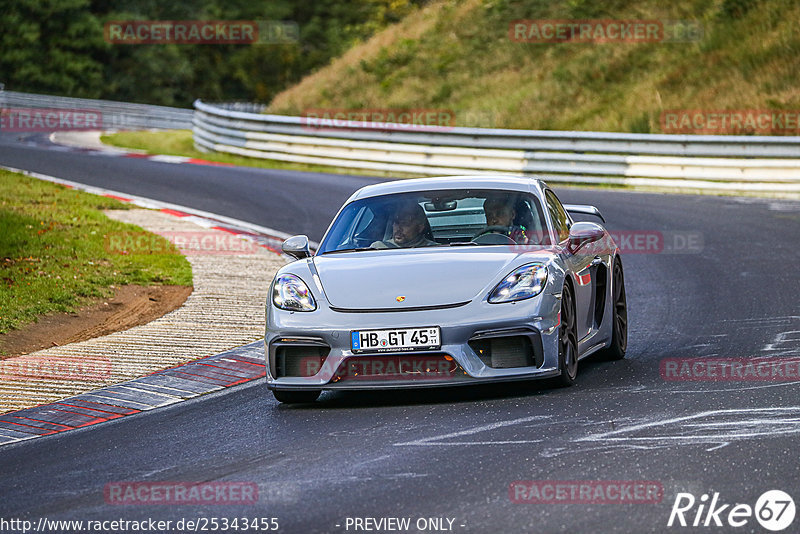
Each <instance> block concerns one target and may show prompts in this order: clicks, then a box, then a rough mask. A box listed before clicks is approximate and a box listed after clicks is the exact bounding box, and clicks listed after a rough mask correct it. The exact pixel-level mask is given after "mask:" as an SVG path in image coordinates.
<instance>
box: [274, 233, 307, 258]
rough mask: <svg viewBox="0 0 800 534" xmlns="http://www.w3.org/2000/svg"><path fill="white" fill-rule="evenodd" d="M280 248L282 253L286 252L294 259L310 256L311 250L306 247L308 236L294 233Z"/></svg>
mask: <svg viewBox="0 0 800 534" xmlns="http://www.w3.org/2000/svg"><path fill="white" fill-rule="evenodd" d="M281 250H282V251H283V253H284V254H288V255H289V256H291V257H293V258H294V259H296V260H302V259H303V258H308V257H309V256H311V250H310V249H309V247H308V236H304V235H296V236H292V237H290V238H289V239H287V240H286V241H284V242H283V245H281Z"/></svg>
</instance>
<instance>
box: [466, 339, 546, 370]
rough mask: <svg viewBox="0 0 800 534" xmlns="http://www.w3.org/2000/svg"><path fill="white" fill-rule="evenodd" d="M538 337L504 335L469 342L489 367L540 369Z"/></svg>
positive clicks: (541, 360) (540, 351) (540, 355)
mask: <svg viewBox="0 0 800 534" xmlns="http://www.w3.org/2000/svg"><path fill="white" fill-rule="evenodd" d="M531 337H534V341H538V339H539V338H538V335H536V336H534V335H532V334H531V335H504V336H498V337H480V338H477V339H472V340H470V342H469V346H470V348H471V349H472V350H473V351H474V352H475V354H477V355H478V357H479V358H480V359H481V361H482V362H483V363H484V365H486V366H487V367H492V368H493V369H509V368H513V367H534V366H535V367H539V366H541V365H542V363H543V361H544V359H543V357H542V350H541V342H539V343H536V344H535V343H533V342H532V341H531Z"/></svg>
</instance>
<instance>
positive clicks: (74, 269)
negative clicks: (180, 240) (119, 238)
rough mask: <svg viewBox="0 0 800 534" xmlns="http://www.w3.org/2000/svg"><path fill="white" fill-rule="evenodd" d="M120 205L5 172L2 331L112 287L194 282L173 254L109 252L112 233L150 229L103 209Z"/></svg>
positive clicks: (0, 209) (0, 244)
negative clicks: (120, 219)
mask: <svg viewBox="0 0 800 534" xmlns="http://www.w3.org/2000/svg"><path fill="white" fill-rule="evenodd" d="M127 208H128V206H127V205H126V204H123V203H122V202H119V201H117V200H114V199H111V198H106V197H102V196H97V195H91V194H88V193H84V192H81V191H75V190H73V189H68V188H66V187H62V186H60V185H56V184H52V183H49V182H44V181H41V180H37V179H34V178H29V177H27V176H23V175H21V174H17V173H13V172H8V171H4V170H0V333H4V332H7V331H9V330H11V329H14V328H19V327H20V326H23V325H25V324H27V323H30V322H33V321H35V320H36V318H37V317H39V316H42V315H45V314H47V313H51V312H70V311H74V310H76V309H77V308H79V307H80V306H81V305H84V304H86V303H88V302H89V301H90V299H92V298H93V297H95V298H96V297H109V296H111V295H112V294H113V290H112V289H111V288H110V287H109V286H112V285H116V286H120V285H125V284H139V285H145V286H146V285H158V284H170V285H191V284H192V270H191V266H190V265H189V262H188V261H187V260H186V258H185V257H183V256H182V255H180V253H178V252H177V250H176V249H174V247H172V245H171V244H170V243H169V242H167V241H166V240H165V239H163V238H161V237H157V236H154V237H153V239H154V240H155V241H156V242H160V241H161V240H163V244H162V245H163V247H164V250H171V251H172V252H171V253H166V254H164V253H162V254H152V255H150V254H130V255H121V254H116V253H111V252H108V251H107V250H106V239H107V236H109V235H113V234H115V233H117V232H143V230H142V229H141V228H139V227H137V226H135V225H132V224H125V223H121V222H117V221H113V220H111V219H109V218H108V217H106V216H105V214H103V212H102V211H101V210H104V209H127Z"/></svg>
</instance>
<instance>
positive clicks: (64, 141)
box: [48, 130, 236, 167]
mask: <svg viewBox="0 0 800 534" xmlns="http://www.w3.org/2000/svg"><path fill="white" fill-rule="evenodd" d="M106 133H115V131H107V132H101V131H94V130H93V131H80V132H71V131H66V132H53V133H51V134H50V135H49V136H48V139H49V140H50V142H51V143H53V144H54V145H58V146H59V147H64V148H62V150H64V149H70V150H77V151H80V152H81V153H83V154H88V155H92V156H114V157H121V158H135V159H144V160H148V161H155V162H157V163H187V164H190V165H211V166H215V167H235V166H236V165H234V164H232V163H222V162H219V161H209V160H205V159H200V158H190V157H188V156H170V155H166V154H147V153H146V152H144V151H140V150H132V149H126V148H119V147H115V146H111V145H106V144H104V143H103V142H102V141H101V140H100V136H101V135H103V134H106Z"/></svg>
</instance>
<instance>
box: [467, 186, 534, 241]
mask: <svg viewBox="0 0 800 534" xmlns="http://www.w3.org/2000/svg"><path fill="white" fill-rule="evenodd" d="M483 211H484V213H485V214H486V230H484V231H483V232H481V233H480V234H479V235H482V234H489V233H494V234H503V235H506V236H508V237H510V238H511V239H513V240H514V242H515V243H527V241H528V238H527V236H526V235H525V227H524V226H519V225H516V224H514V219H516V217H517V210H516V208H515V207H514V199H513V198H511V197H510V196H506V195H503V196H492V197H489V198H487V199H486V200H484V202H483Z"/></svg>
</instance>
